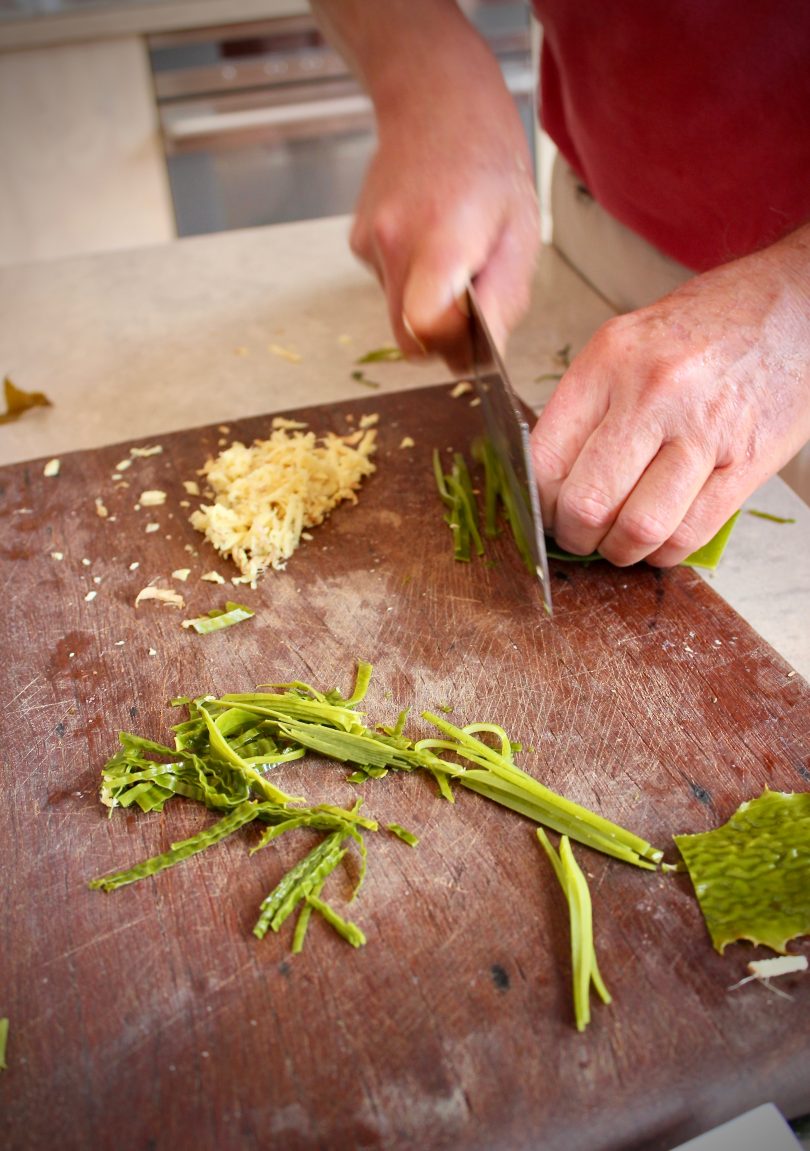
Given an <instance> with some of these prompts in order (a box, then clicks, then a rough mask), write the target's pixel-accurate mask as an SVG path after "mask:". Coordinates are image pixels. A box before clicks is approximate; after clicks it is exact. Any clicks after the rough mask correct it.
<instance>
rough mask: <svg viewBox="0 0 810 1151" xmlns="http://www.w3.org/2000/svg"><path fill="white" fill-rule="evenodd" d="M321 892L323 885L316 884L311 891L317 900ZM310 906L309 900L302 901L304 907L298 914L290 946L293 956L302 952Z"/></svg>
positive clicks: (310, 915)
mask: <svg viewBox="0 0 810 1151" xmlns="http://www.w3.org/2000/svg"><path fill="white" fill-rule="evenodd" d="M322 891H323V883H317V884H316V885H315V887H314V888H313V889H312V895H313V896H315V897H316V898H317V896H319V895H320V894H321V892H322ZM313 910H314V909H313V907H312V904H311V903H310V902H309V900H305V901H304V906H303V907H302V908H301V910H300V911H299V912H298V919H297V920H296V921H295V931H294V932H293V938H292V944H291V946H290V951H291V952H292V954H293V955H300V954H301V952H302V951H303V950H304V941H305V940H306V936H307V929H308V927H309V921H310V919H311V918H312V912H313Z"/></svg>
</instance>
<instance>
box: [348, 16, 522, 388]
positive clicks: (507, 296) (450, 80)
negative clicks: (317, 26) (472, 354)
mask: <svg viewBox="0 0 810 1151" xmlns="http://www.w3.org/2000/svg"><path fill="white" fill-rule="evenodd" d="M450 9H453V10H454V11H455V15H454V16H452V17H451V16H450ZM386 11H387V9H386ZM439 16H440V17H441V20H442V21H444V20H445V19H449V18H452V19H453V20H454V21H457V20H458V19H459V18H461V19H462V21H463V23H464V30H463V31H462V29H461V27H460V26H459V27H455V25H454V31H453V35H452V37H450V36H449V35H447V34H446V33H445V35H444V37H443V38H442V36H441V35H440V33H439V30H438V29H435V30H434V31H433V32H432V33H431V29H430V28H427V29H425V30H424V33H425V35H426V36H427V37H428V39H429V41H430V45H429V48H428V46H426V45H424V44H423V45H422V50H421V54H420V55H419V56H418V58H419V61H420V65H419V69H418V71H416V72H415V73H411V74H409V75H408V76H407V78H402V83H398V84H393V83H392V82H391V80H390V77H389V76H386V77H385V78H384V80H383V81H380V82H379V83H377V84H376V85H375V83H374V82H373V80H372V82H371V84H370V87H371V90H372V93H373V94H374V97H375V107H376V111H377V125H378V137H379V148H378V151H377V153H376V155H375V157H374V160H373V162H372V164H371V166H370V169H369V172H368V173H367V177H366V180H365V184H364V187H363V189H362V192H361V195H360V199H359V202H358V204H357V209H356V216H355V219H354V224H353V227H352V232H351V238H350V242H351V246H352V249H353V251H354V252H355V254H356V255H357V256H358V257H359V258H360V259H361V260H363V261H364V262H365V263H366V264H368V265H369V266H370V267H371V268H372V269H373V270H374V271H375V273H376V274H377V276H378V278H379V280H380V283H381V284H382V287H383V289H384V291H385V294H386V298H387V302H388V309H389V314H390V321H391V326H392V329H393V332H394V336H395V338H396V340H397V343H398V344H399V346H400V347H401V348H402V350H403V351H404V352H405V353H406V355H408V356H410V357H414V358H418V357H421V356H423V355H425V354H433V353H435V354H438V355H440V356H442V357H443V358H444V359H445V360H446V361H447V363H448V365H449V366H450V368H451V370H453V371H455V372H462V371H465V370H468V369H469V366H470V363H469V347H468V339H467V330H468V320H467V317H466V315H465V312H464V302H465V288H466V285H467V283H468V282H469V281H470V280H471V279H472V278H475V280H476V287H477V290H478V296H479V299H480V301H481V306H482V308H483V310H484V312H485V314H486V316H487V319H488V322H489V325H490V327H491V329H492V333H493V336H494V338H495V340H496V342H497V343H498V344H499V345H500V346H501V348H503V346H504V344H505V342H506V337H507V335H508V333H509V331H510V330H511V329H512V328H513V327H514V325H515V324H516V323H517V322H518V320H519V319H520V318H521V316H522V315H523V313H524V312H525V310H526V308H527V306H528V302H529V292H530V287H531V281H532V276H533V272H534V262H535V258H536V255H537V249H538V245H539V212H538V205H537V197H536V193H535V188H534V183H533V179H532V173H531V157H530V154H529V149H528V145H527V142H526V137H525V133H524V130H523V126H522V123H521V121H520V118H519V115H518V113H517V110H516V107H515V104H514V100H513V99H512V96H511V95H510V93H509V92H508V90H507V89H506V86H505V84H504V82H503V78H502V76H501V72H500V68H499V66H498V64H497V62H496V61H495V60H494V58H493V57H492V55H491V53H490V52H489V49H488V48H487V47H486V45H485V44H484V43H483V42H482V41H480V39H479V38H478V36H477V33H475V32H474V30H473V29H472V28H471V27H469V26H468V25H467V24H466V21H464V18H463V17H460V13H459V12H458V10H457V9H456V7H455V5H451V6H449V8H443V9H442V11H441V13H439ZM437 19H438V16H437ZM413 23H414V20H413V17H411V18H410V20H409V24H410V25H411V26H412V25H413ZM440 48H441V50H440ZM429 49H430V50H429ZM404 56H405V58H406V59H413V58H414V57H413V56H409V54H408V53H407V52H405V53H404ZM386 67H387V68H388V69H389V70H390V69H391V68H392V67H393V63H392V61H390V60H389V61H388V62H387V65H386ZM367 79H368V77H367Z"/></svg>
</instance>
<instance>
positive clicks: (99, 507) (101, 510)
mask: <svg viewBox="0 0 810 1151" xmlns="http://www.w3.org/2000/svg"><path fill="white" fill-rule="evenodd" d="M95 504H96V515H97V516H100V517H101V519H103V520H106V518H107V516H108V515H109V514H110V513H109V512H108V511H107V509H106V507H105V506H104V501H103V500H102V499H101V497H100V496H96V499H95Z"/></svg>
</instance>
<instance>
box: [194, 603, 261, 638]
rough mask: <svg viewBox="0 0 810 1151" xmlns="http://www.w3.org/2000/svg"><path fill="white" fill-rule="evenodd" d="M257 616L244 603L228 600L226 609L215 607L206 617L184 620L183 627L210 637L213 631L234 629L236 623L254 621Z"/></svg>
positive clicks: (200, 616)
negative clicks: (247, 620) (227, 628)
mask: <svg viewBox="0 0 810 1151" xmlns="http://www.w3.org/2000/svg"><path fill="white" fill-rule="evenodd" d="M255 614H256V613H255V612H254V611H251V609H250V608H249V607H245V605H244V604H243V603H234V602H233V600H227V601H226V603H225V607H224V609H223V608H218V607H213V608H211V610H210V611H209V612H208V613H207V614H206V615H199V616H195V617H194V618H193V619H186V620H183V627H190V628H193V629H194V631H196V633H197V635H209V634H210V633H211V632H212V631H221V630H222V629H223V628H224V627H233V625H234V624H235V623H242V621H243V620H246V619H253V617H254V615H255Z"/></svg>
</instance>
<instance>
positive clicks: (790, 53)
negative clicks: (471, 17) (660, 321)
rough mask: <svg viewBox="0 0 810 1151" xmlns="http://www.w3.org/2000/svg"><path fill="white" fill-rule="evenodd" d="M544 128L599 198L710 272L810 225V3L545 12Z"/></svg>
mask: <svg viewBox="0 0 810 1151" xmlns="http://www.w3.org/2000/svg"><path fill="white" fill-rule="evenodd" d="M534 8H535V13H536V15H537V17H538V19H539V20H540V21H541V23H542V25H543V51H542V57H541V76H540V80H541V83H540V117H541V121H542V124H543V127H544V128H545V130H546V131H547V132H548V134H549V135H550V136H551V137H552V139H553V140H554V141H555V143H556V144H557V146H558V147H559V149H560V151H561V153H562V154H563V155H564V156H565V158H566V159H567V160H568V162H569V163H570V164H571V166H572V167H573V169H574V170H575V171H576V172H577V173H578V174H579V175H580V176H581V177H582V179H583V181H584V182H585V183H586V184H587V186H588V188H589V189H590V191H591V193H592V194H593V195H594V196H595V198H596V199H597V200H598V201H599V202H600V203H601V204H602V205H603V207H605V208H606V209H607V211H608V212H610V213H611V214H612V215H613V216H615V217H616V218H617V219H619V220H621V222H622V223H624V224H626V225H627V226H628V227H630V228H632V229H633V230H634V231H636V232H638V233H639V234H640V235H642V236H644V237H645V238H646V239H647V240H649V241H650V242H651V243H652V244H654V245H655V246H656V247H657V248H659V249H660V250H661V251H663V252H665V253H666V254H667V255H669V256H672V257H673V258H674V259H676V260H678V261H679V262H680V263H682V264H685V265H686V266H687V267H689V268H693V269H695V270H696V271H702V270H705V269H707V268H710V267H714V266H715V265H717V264H721V263H725V262H726V261H728V260H731V259H734V258H735V257H737V256H742V255H745V254H747V253H748V252H751V251H753V250H755V249H756V248H760V247H763V246H765V245H767V244H770V243H773V242H774V241H775V240H777V239H778V238H779V237H780V236H782V235H785V234H786V233H787V232H790V231H792V230H794V229H795V228H797V227H798V226H799V225H800V224H802V223H804V222H805V221H807V220H808V219H810V0H745V2H744V3H740V2H739V0H535V2H534Z"/></svg>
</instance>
